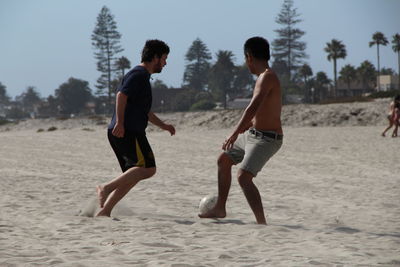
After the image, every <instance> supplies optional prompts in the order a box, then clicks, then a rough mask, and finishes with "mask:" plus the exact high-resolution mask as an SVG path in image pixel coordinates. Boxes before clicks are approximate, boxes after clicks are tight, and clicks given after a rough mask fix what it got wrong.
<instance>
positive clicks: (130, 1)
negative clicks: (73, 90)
mask: <svg viewBox="0 0 400 267" xmlns="http://www.w3.org/2000/svg"><path fill="white" fill-rule="evenodd" d="M282 3H283V0H201V1H199V0H196V1H194V0H148V1H136V0H110V1H107V0H0V82H1V83H2V84H4V85H5V86H6V87H7V92H8V95H9V96H11V97H15V96H16V95H19V94H21V93H22V92H24V91H25V90H26V88H27V87H28V86H35V87H36V89H37V91H38V92H39V93H40V94H41V96H42V97H47V96H48V95H50V94H54V90H55V89H56V88H58V87H59V85H61V84H62V83H64V82H66V81H67V80H68V78H70V77H74V78H78V79H82V80H86V81H88V82H89V83H90V87H91V88H92V90H93V91H94V90H95V86H94V85H95V82H96V80H97V78H98V77H99V76H100V73H99V72H97V70H96V62H95V59H94V56H93V51H94V50H93V48H92V45H91V34H92V32H93V29H94V27H95V24H96V19H97V15H98V14H99V12H100V10H101V8H102V7H103V6H104V5H105V6H107V7H108V8H109V9H110V10H111V13H112V14H113V15H114V16H115V20H116V22H117V26H118V30H119V32H120V33H121V34H122V38H121V45H122V47H123V48H124V49H125V50H124V51H123V52H122V53H121V54H120V56H125V57H127V58H128V59H129V60H130V61H131V63H132V65H136V64H138V63H140V52H141V49H142V47H143V44H144V42H145V41H146V40H147V39H153V38H157V39H161V40H164V41H165V42H167V43H168V44H169V46H170V48H171V53H170V55H169V59H168V65H167V66H166V68H165V69H164V70H163V72H162V73H161V74H157V75H153V77H154V78H155V79H161V80H163V81H164V82H165V83H166V84H167V85H168V86H173V87H180V85H181V84H182V77H183V72H184V67H185V59H184V56H185V54H186V52H187V50H188V48H189V47H190V45H191V43H192V42H193V40H195V39H196V38H198V37H199V38H200V39H201V40H202V41H203V42H204V43H205V44H206V45H207V46H208V48H209V50H210V52H211V53H212V55H213V61H215V54H216V52H217V51H218V50H231V51H233V53H234V54H235V57H236V62H235V63H236V64H242V63H243V62H244V60H243V51H242V49H243V43H244V41H245V40H246V39H247V38H249V37H252V36H256V35H258V36H263V37H265V38H267V39H268V40H269V41H270V42H272V40H273V39H275V38H276V37H277V35H276V34H275V32H274V30H275V29H277V28H279V27H280V25H278V24H277V23H275V18H276V16H277V14H278V13H279V11H280V9H281V6H282ZM294 5H295V7H296V8H297V10H298V12H299V13H300V14H301V18H302V19H303V22H302V23H300V24H298V27H300V28H301V29H303V30H304V31H306V34H305V35H304V36H303V38H302V40H303V41H305V42H306V43H307V50H306V52H307V54H308V55H309V59H308V60H307V61H308V63H309V64H310V66H311V68H312V69H313V72H314V74H315V73H316V72H318V71H325V72H326V73H327V74H328V76H329V77H332V76H333V73H332V72H333V71H332V68H333V67H332V63H331V62H329V61H328V60H327V59H326V53H325V52H324V51H323V48H324V47H325V46H326V43H327V42H329V41H330V40H332V39H333V38H335V39H338V40H341V41H342V42H343V43H344V44H345V45H346V49H347V54H348V56H347V58H346V59H345V60H339V61H338V69H339V70H340V68H341V67H342V66H343V65H345V64H352V65H354V66H356V67H357V66H359V65H360V63H361V62H362V61H364V60H370V61H371V62H372V63H373V64H376V62H377V59H376V58H377V56H376V47H373V48H370V47H369V46H368V42H369V41H370V40H371V39H372V34H373V33H374V32H376V31H381V32H383V33H384V35H385V36H386V37H387V38H388V40H389V42H390V41H391V40H392V36H393V35H394V34H395V33H400V16H399V11H400V0H295V1H294ZM397 66H398V64H397V55H396V54H395V53H394V52H393V50H392V48H391V45H390V46H386V47H382V48H381V67H390V68H393V69H394V70H395V71H396V72H397V71H398V67H397Z"/></svg>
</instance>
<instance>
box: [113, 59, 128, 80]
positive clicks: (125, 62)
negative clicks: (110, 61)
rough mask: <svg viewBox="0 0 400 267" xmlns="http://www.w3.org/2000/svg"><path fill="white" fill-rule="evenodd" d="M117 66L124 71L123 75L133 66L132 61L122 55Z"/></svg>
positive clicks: (116, 63)
mask: <svg viewBox="0 0 400 267" xmlns="http://www.w3.org/2000/svg"><path fill="white" fill-rule="evenodd" d="M115 67H116V68H117V70H120V71H121V73H122V77H124V76H125V69H129V68H130V67H131V62H130V61H129V59H127V58H126V57H120V58H118V59H117V61H116V62H115Z"/></svg>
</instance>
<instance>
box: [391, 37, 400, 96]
mask: <svg viewBox="0 0 400 267" xmlns="http://www.w3.org/2000/svg"><path fill="white" fill-rule="evenodd" d="M392 44H393V46H392V48H393V51H394V52H397V62H398V64H399V69H398V70H397V81H398V85H397V90H400V34H398V33H396V34H395V35H393V39H392Z"/></svg>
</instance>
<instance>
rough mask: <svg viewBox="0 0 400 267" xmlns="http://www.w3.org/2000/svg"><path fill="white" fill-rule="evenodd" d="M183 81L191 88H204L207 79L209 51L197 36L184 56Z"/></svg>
mask: <svg viewBox="0 0 400 267" xmlns="http://www.w3.org/2000/svg"><path fill="white" fill-rule="evenodd" d="M185 59H186V62H187V64H186V67H185V72H184V74H183V83H184V85H186V86H188V87H189V88H191V89H195V90H204V89H205V86H206V84H207V80H208V72H209V69H210V60H211V53H210V51H209V50H208V48H207V46H206V45H205V44H204V43H203V41H201V40H200V39H199V38H197V39H196V40H194V41H193V43H192V45H191V46H190V48H189V50H188V51H187V53H186V56H185Z"/></svg>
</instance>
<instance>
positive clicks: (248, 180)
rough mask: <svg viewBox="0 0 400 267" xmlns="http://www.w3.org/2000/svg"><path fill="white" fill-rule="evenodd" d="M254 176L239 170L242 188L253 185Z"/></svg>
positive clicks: (239, 180)
mask: <svg viewBox="0 0 400 267" xmlns="http://www.w3.org/2000/svg"><path fill="white" fill-rule="evenodd" d="M253 178H254V177H253V175H252V174H251V173H249V172H246V171H243V170H239V175H238V178H237V179H238V182H239V185H240V186H241V187H247V186H249V185H251V184H252V183H253Z"/></svg>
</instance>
